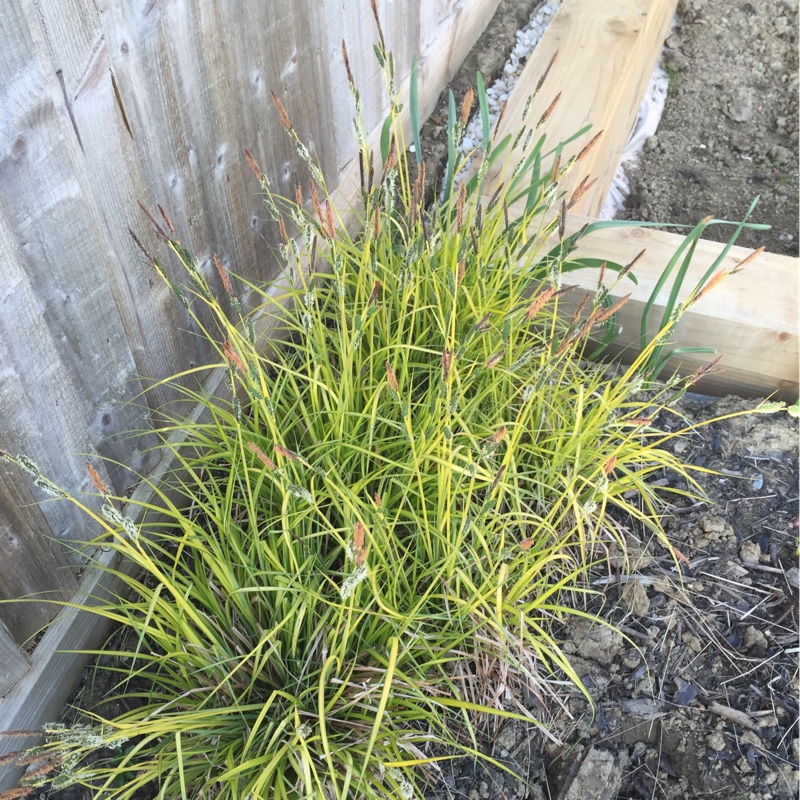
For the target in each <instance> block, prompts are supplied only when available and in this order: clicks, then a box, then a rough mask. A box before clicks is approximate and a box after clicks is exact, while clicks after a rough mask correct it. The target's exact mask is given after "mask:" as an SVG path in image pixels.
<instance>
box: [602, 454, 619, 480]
mask: <svg viewBox="0 0 800 800" xmlns="http://www.w3.org/2000/svg"><path fill="white" fill-rule="evenodd" d="M616 463H617V457H616V456H611V458H609V459H608V461H606V463H605V464H603V473H604V474H605V476H606V477H608V476H609V475H610V474H611V473H612V472H613V471H614V467H615V466H616Z"/></svg>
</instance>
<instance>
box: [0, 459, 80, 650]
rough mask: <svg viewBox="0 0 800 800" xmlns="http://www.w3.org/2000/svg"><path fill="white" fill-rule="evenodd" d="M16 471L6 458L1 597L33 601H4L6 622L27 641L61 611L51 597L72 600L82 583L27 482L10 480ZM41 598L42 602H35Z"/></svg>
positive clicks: (0, 489)
mask: <svg viewBox="0 0 800 800" xmlns="http://www.w3.org/2000/svg"><path fill="white" fill-rule="evenodd" d="M11 470H12V467H11V466H10V465H9V464H7V463H4V462H0V552H2V560H0V599H3V600H5V601H9V600H15V599H17V598H27V599H26V600H25V601H24V602H19V603H13V602H4V603H3V604H2V605H0V624H2V623H4V624H5V627H6V628H7V630H8V632H9V634H10V635H11V636H12V637H13V639H14V641H15V642H16V643H17V644H18V645H23V644H24V643H25V642H26V641H27V640H28V638H29V637H31V636H33V635H34V634H36V633H37V632H38V631H39V629H40V628H42V626H44V625H46V624H47V623H48V622H50V620H51V619H52V618H53V617H54V616H55V615H56V613H57V612H58V610H59V609H58V607H57V606H56V605H54V604H53V603H52V602H46V601H48V600H49V601H59V600H69V599H70V597H71V595H72V594H73V593H74V592H75V590H76V589H77V588H78V581H77V580H76V578H75V575H74V573H73V570H72V568H71V566H70V564H69V561H68V560H67V559H65V558H64V554H63V553H62V552H60V551H61V547H60V545H59V543H58V542H56V541H54V540H53V539H51V538H50V537H49V536H47V530H48V525H47V520H46V519H45V517H44V514H42V512H41V510H40V508H39V506H38V505H36V503H35V501H34V498H33V495H32V494H31V492H30V491H29V490H28V491H26V489H27V487H26V486H25V484H24V482H23V483H22V484H19V483H17V484H16V485H14V484H13V483H12V481H10V480H9V478H10V476H9V474H8V473H9V472H10V471H11ZM14 477H17V476H14ZM12 487H13V488H12ZM35 596H39V597H40V598H42V602H32V599H33V598H34V597H35Z"/></svg>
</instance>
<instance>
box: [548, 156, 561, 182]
mask: <svg viewBox="0 0 800 800" xmlns="http://www.w3.org/2000/svg"><path fill="white" fill-rule="evenodd" d="M560 169H561V153H559V154H558V156H557V157H556V160H555V163H554V164H553V171H552V172H551V173H550V180H551V181H554V182H555V181H557V180H558V173H559V170H560Z"/></svg>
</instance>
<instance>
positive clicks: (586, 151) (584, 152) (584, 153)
mask: <svg viewBox="0 0 800 800" xmlns="http://www.w3.org/2000/svg"><path fill="white" fill-rule="evenodd" d="M602 135H603V131H600V132H599V133H596V134H595V135H594V136H593V137H592V139H591V141H590V142H589V143H588V144H587V145H586V147H584V148H583V150H581V151H580V153H578V157H577V158H576V159H575V162H576V163H577V162H578V161H580V160H581V159H582V158H586V156H588V155H589V153H590V152H591V151H592V149H593V148H594V146H595V145H596V144H597V142H598V141H599V140H600V137H601V136H602Z"/></svg>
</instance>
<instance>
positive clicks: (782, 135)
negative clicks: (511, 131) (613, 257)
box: [619, 0, 798, 255]
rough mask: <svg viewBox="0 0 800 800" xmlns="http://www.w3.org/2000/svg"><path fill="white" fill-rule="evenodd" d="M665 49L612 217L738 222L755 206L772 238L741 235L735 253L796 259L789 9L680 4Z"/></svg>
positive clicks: (737, 3)
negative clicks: (745, 250)
mask: <svg viewBox="0 0 800 800" xmlns="http://www.w3.org/2000/svg"><path fill="white" fill-rule="evenodd" d="M666 45H667V47H666V50H665V52H664V62H665V67H666V69H667V72H668V73H669V75H670V78H671V80H670V87H669V95H668V98H667V104H666V107H665V109H664V115H663V117H662V119H661V123H660V124H659V128H658V133H657V135H656V136H655V137H653V139H651V140H649V141H648V142H647V143H646V145H645V150H646V152H645V154H644V156H643V158H642V159H641V164H640V166H639V168H638V169H636V170H634V171H633V173H632V175H631V176H630V177H631V178H632V180H631V188H632V190H633V192H632V194H631V197H630V198H629V201H628V209H627V211H626V212H625V213H624V214H621V215H619V216H620V217H623V218H628V219H641V220H652V221H659V222H675V223H684V224H690V225H693V224H695V223H696V222H697V221H698V220H700V219H701V218H703V217H704V216H706V215H707V214H713V215H714V216H715V217H718V218H721V219H730V220H739V219H741V218H742V216H743V215H744V213H745V212H746V211H747V208H748V206H749V205H750V202H751V201H752V200H753V198H754V197H756V196H759V197H760V198H761V199H760V202H759V204H758V206H757V208H756V211H755V213H754V214H753V218H752V219H753V221H754V222H764V223H768V224H770V225H772V230H771V231H768V232H763V231H745V232H744V233H743V234H742V236H741V238H740V240H739V242H738V243H739V244H742V245H744V246H746V247H760V246H761V245H764V246H766V248H767V250H769V251H770V252H772V253H783V254H787V255H797V252H798V108H797V105H798V63H797V53H798V50H797V47H798V30H797V3H796V2H789V0H751V2H745V1H744V0H682V2H681V3H680V6H679V14H678V18H677V24H676V27H675V29H674V31H673V33H672V35H671V36H670V37H669V38H668V39H667V42H666ZM730 231H731V229H730V228H729V227H727V226H725V227H718V228H716V229H712V231H711V232H710V235H709V238H712V237H713V236H715V235H716V236H725V234H726V233H727V234H730Z"/></svg>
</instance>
